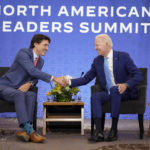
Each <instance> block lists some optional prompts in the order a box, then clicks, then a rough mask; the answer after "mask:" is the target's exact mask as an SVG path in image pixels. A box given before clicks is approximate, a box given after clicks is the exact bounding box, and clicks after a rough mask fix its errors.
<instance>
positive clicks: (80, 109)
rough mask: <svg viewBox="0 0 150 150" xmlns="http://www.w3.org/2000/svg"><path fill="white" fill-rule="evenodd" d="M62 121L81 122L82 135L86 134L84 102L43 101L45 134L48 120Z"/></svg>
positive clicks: (44, 133)
mask: <svg viewBox="0 0 150 150" xmlns="http://www.w3.org/2000/svg"><path fill="white" fill-rule="evenodd" d="M67 108H69V110H68V111H65V110H67ZM60 121H61V122H81V135H84V102H74V101H73V102H43V135H46V123H47V122H60Z"/></svg>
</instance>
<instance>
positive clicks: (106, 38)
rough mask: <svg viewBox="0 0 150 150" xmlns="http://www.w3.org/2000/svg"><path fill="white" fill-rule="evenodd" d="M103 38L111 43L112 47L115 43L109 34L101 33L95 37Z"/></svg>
mask: <svg viewBox="0 0 150 150" xmlns="http://www.w3.org/2000/svg"><path fill="white" fill-rule="evenodd" d="M100 38H101V39H102V40H103V41H104V42H105V43H106V42H107V43H108V44H109V46H110V47H112V46H113V43H112V40H111V38H110V37H109V35H108V34H99V35H97V36H96V37H95V39H100Z"/></svg>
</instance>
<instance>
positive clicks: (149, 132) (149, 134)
mask: <svg viewBox="0 0 150 150" xmlns="http://www.w3.org/2000/svg"><path fill="white" fill-rule="evenodd" d="M148 136H150V125H149V129H148Z"/></svg>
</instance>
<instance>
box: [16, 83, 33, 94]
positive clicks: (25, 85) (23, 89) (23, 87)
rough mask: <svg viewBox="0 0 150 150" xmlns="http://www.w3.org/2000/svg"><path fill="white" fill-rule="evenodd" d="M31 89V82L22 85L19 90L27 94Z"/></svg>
mask: <svg viewBox="0 0 150 150" xmlns="http://www.w3.org/2000/svg"><path fill="white" fill-rule="evenodd" d="M30 87H31V83H30V82H27V83H25V84H23V85H21V86H20V87H19V88H18V90H20V91H22V92H27V91H28V90H29V89H30Z"/></svg>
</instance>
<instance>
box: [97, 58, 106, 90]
mask: <svg viewBox="0 0 150 150" xmlns="http://www.w3.org/2000/svg"><path fill="white" fill-rule="evenodd" d="M98 65H99V66H98V70H99V71H98V72H99V73H100V74H99V80H100V83H101V86H103V88H104V89H106V78H105V73H104V57H102V56H99V58H98Z"/></svg>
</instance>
